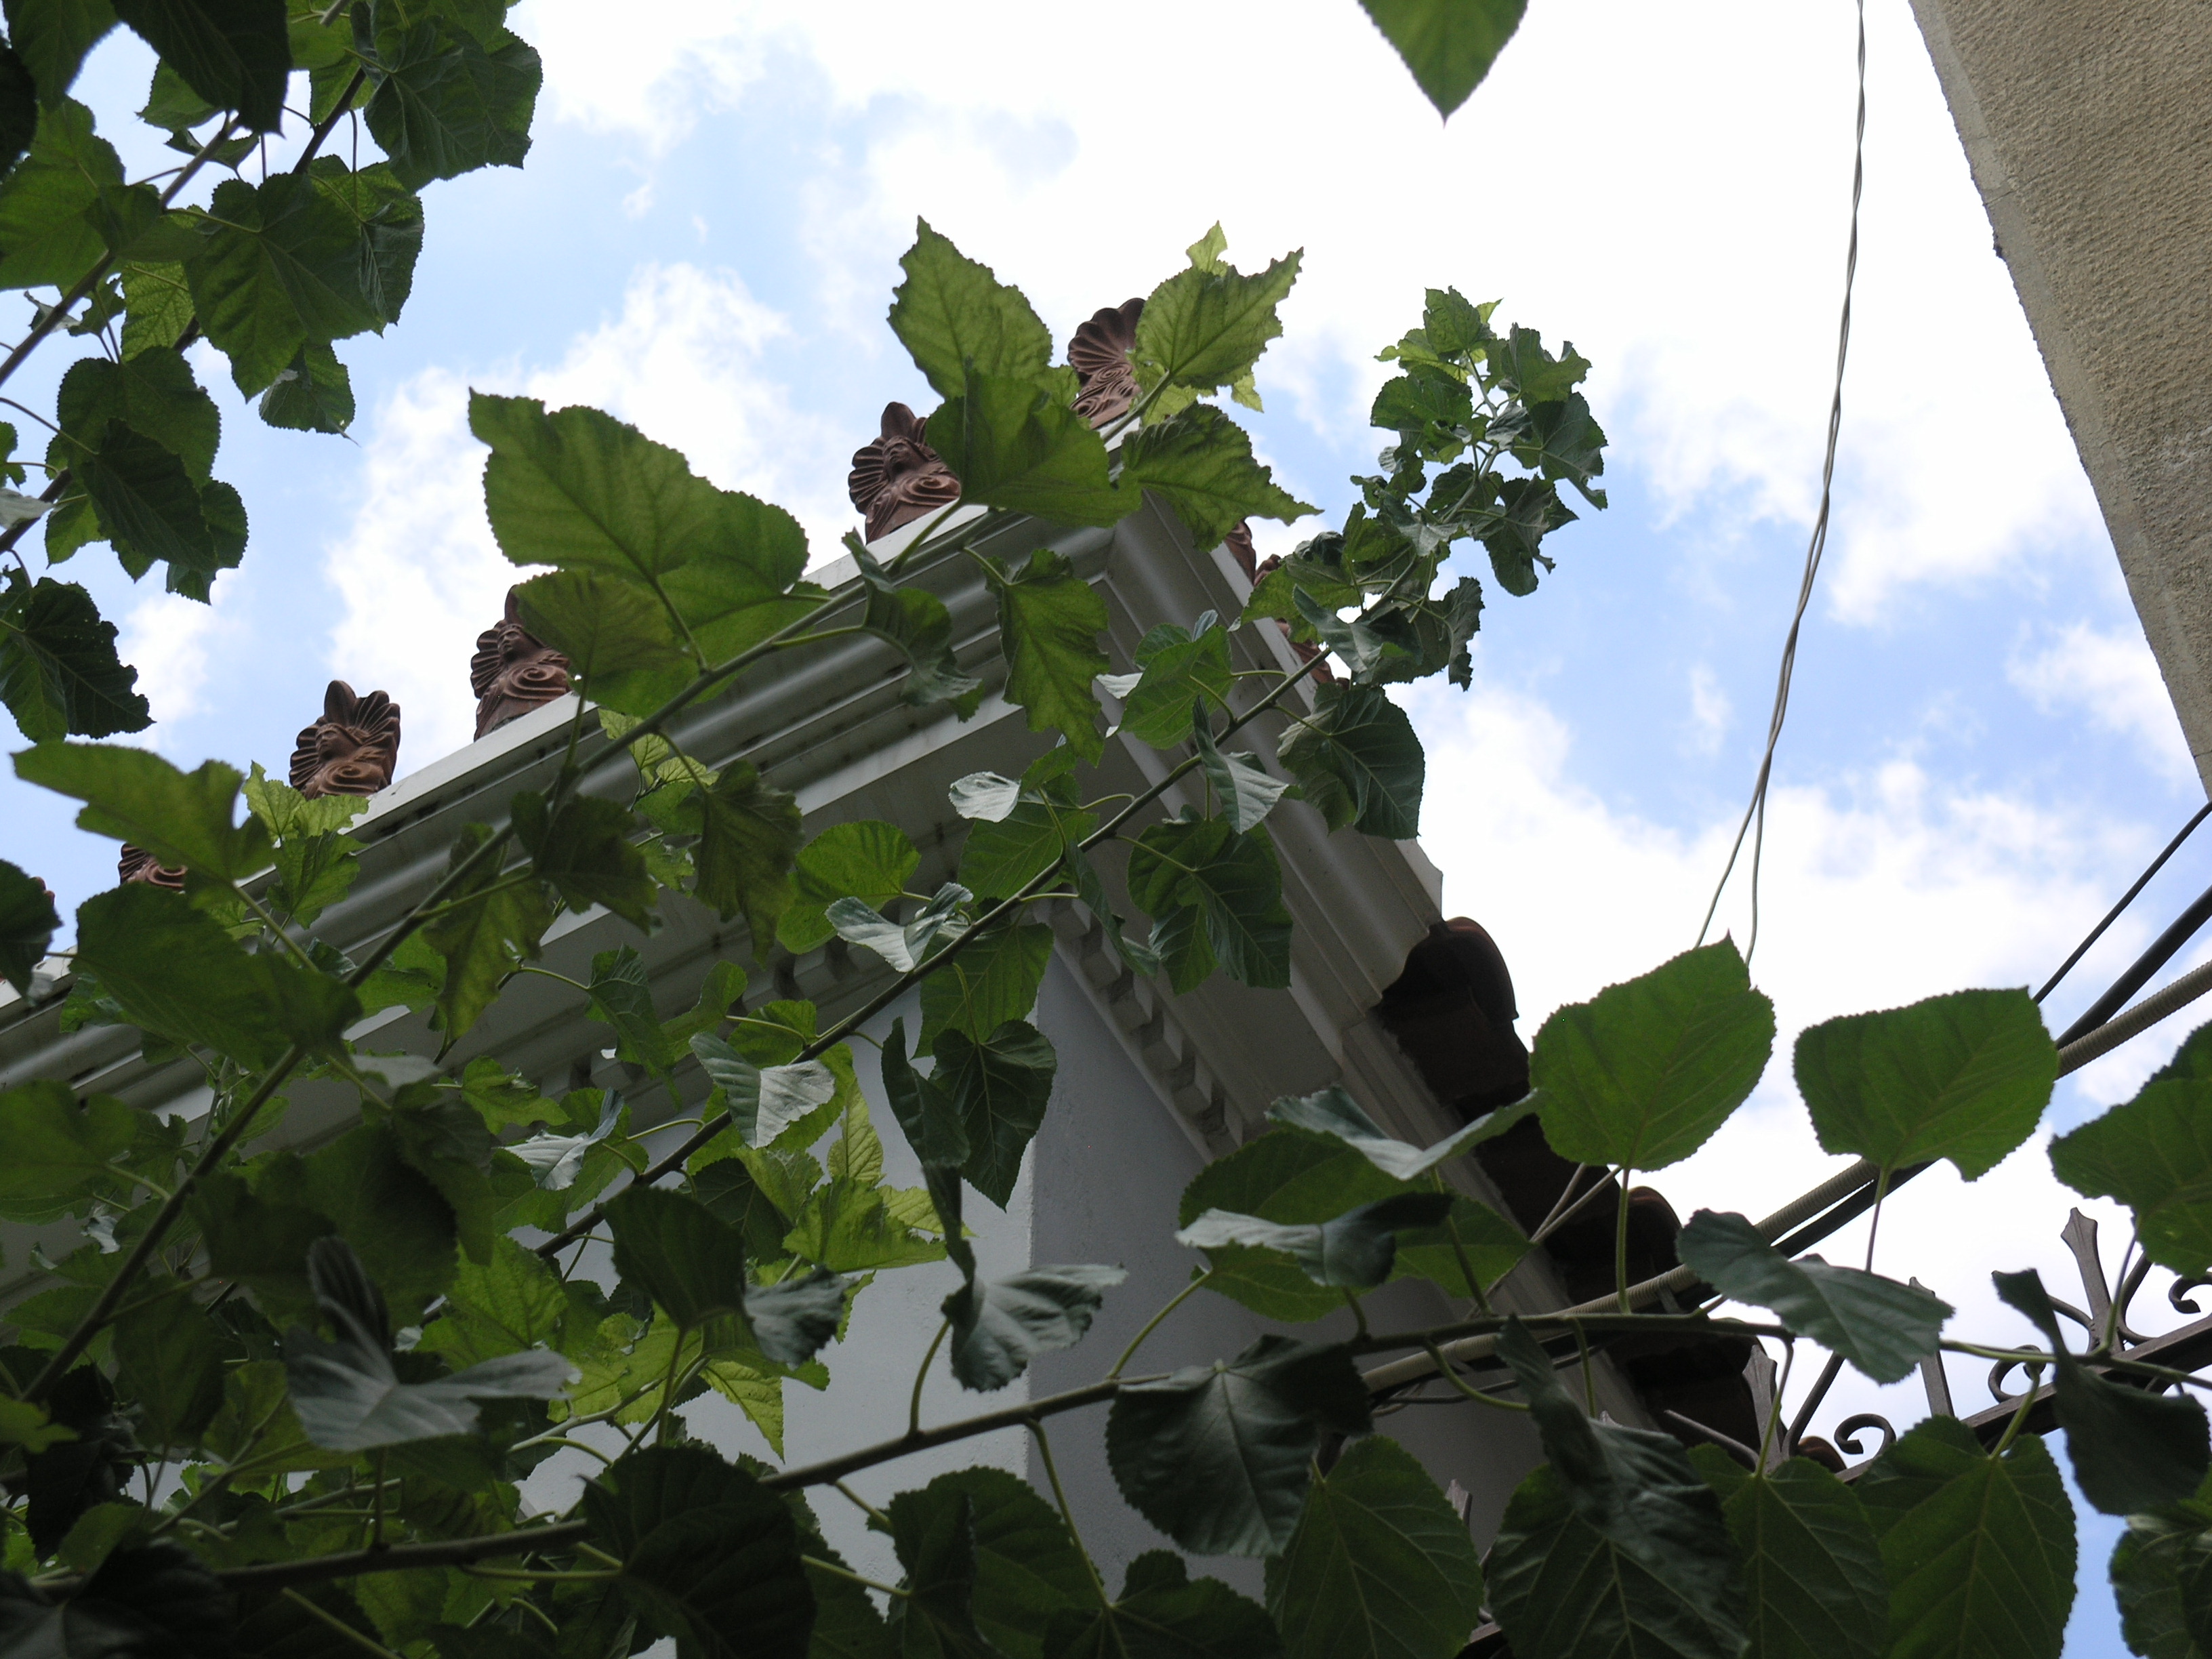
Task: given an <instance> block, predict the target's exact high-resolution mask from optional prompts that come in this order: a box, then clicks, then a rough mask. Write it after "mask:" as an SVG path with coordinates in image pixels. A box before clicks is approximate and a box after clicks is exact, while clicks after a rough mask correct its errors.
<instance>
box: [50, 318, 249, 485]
mask: <svg viewBox="0 0 2212 1659" xmlns="http://www.w3.org/2000/svg"><path fill="white" fill-rule="evenodd" d="M54 413H55V414H56V415H57V416H58V417H59V419H60V421H61V425H62V435H61V436H60V437H58V438H57V439H56V440H55V441H54V442H53V443H52V444H50V445H49V446H47V449H46V459H47V461H48V462H49V463H50V464H52V465H53V466H55V467H56V468H59V467H64V466H69V465H74V464H75V462H76V459H77V457H78V456H79V454H80V453H82V450H83V449H84V448H88V447H97V446H98V444H99V443H100V436H101V435H102V434H103V433H104V432H106V430H107V428H108V424H109V422H112V421H121V422H124V423H125V425H126V426H128V427H130V428H131V429H132V430H133V431H136V432H138V433H142V434H143V435H145V436H146V437H148V438H150V439H152V440H153V441H154V442H155V443H156V444H158V445H159V446H160V447H161V448H163V449H166V450H167V451H169V452H170V453H173V454H174V455H175V456H176V457H177V459H179V460H180V461H182V462H183V463H184V466H185V471H186V472H187V473H189V474H190V475H191V477H192V479H193V481H194V482H195V483H206V482H207V479H208V473H209V469H210V468H211V467H212V466H213V465H215V452H216V444H217V443H218V442H219V441H221V439H222V415H221V414H220V413H219V412H218V411H217V410H216V405H215V399H214V398H210V396H209V395H208V394H207V392H206V391H205V390H204V389H203V388H202V387H201V386H200V384H199V382H198V380H197V379H196V378H195V377H194V376H193V374H192V369H191V364H190V363H188V362H185V358H184V355H183V354H182V353H181V352H179V351H177V350H175V349H172V348H169V347H166V346H164V347H157V348H149V349H145V350H143V351H141V352H139V353H137V355H136V356H132V357H131V358H129V359H127V360H125V362H119V363H114V362H109V361H108V360H107V359H106V358H105V357H84V358H80V359H79V360H78V361H77V362H75V363H72V364H71V365H70V371H69V373H68V374H65V375H64V376H63V377H62V384H61V390H60V392H58V394H57V396H56V398H55V409H54Z"/></svg>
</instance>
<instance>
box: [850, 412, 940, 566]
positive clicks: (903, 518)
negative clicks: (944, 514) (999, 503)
mask: <svg viewBox="0 0 2212 1659" xmlns="http://www.w3.org/2000/svg"><path fill="white" fill-rule="evenodd" d="M927 426H928V422H927V419H926V418H925V417H923V416H919V415H917V414H915V412H914V411H913V410H910V409H908V407H907V406H906V405H905V404H884V418H883V429H882V434H881V435H880V436H878V437H877V438H876V439H874V440H873V441H872V442H869V443H865V444H862V445H861V446H860V447H859V448H858V449H856V450H854V452H853V470H852V471H851V472H850V473H848V475H847V476H846V478H845V490H846V493H847V494H848V495H850V496H851V497H852V498H853V505H854V507H858V508H859V509H860V516H861V517H862V518H863V519H864V520H866V521H867V529H866V536H867V539H868V540H870V541H876V540H878V539H880V538H882V537H884V536H886V535H888V534H890V532H892V531H894V530H896V529H897V528H898V527H899V526H901V525H902V524H910V523H912V522H913V521H914V520H916V519H919V518H921V517H922V516H923V515H924V514H926V513H935V512H937V511H939V509H941V508H944V507H950V506H951V505H952V503H953V502H955V501H958V500H959V499H960V480H959V479H957V478H956V477H953V476H952V469H951V468H950V467H948V466H946V465H945V462H944V459H943V458H942V457H940V456H939V454H938V453H937V452H936V451H935V450H933V449H932V448H931V447H929V440H928V437H927V434H926V428H927Z"/></svg>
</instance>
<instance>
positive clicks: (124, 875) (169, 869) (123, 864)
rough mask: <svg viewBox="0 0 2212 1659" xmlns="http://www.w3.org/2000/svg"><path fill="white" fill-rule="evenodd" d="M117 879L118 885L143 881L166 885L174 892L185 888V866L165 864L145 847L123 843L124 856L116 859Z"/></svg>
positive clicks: (149, 884)
mask: <svg viewBox="0 0 2212 1659" xmlns="http://www.w3.org/2000/svg"><path fill="white" fill-rule="evenodd" d="M115 879H116V882H117V884H118V885H120V884H123V883H125V882H132V881H143V882H144V883H145V884H147V885H148V886H149V887H164V888H167V890H169V891H170V892H172V893H181V892H183V891H184V890H185V868H184V866H182V865H180V864H164V863H162V862H161V860H159V859H157V858H155V856H154V855H153V854H151V853H149V852H148V851H147V850H146V849H145V848H143V847H133V846H132V845H131V843H130V842H124V843H123V856H122V857H120V858H118V859H117V860H115Z"/></svg>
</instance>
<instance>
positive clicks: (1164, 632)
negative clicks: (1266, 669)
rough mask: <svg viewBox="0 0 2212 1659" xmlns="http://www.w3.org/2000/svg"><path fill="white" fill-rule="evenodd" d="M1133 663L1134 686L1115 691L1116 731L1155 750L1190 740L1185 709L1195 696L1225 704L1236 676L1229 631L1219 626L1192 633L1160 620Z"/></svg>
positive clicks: (1188, 713)
mask: <svg viewBox="0 0 2212 1659" xmlns="http://www.w3.org/2000/svg"><path fill="white" fill-rule="evenodd" d="M1204 620H1206V619H1205V618H1202V619H1201V621H1204ZM1136 664H1137V676H1136V681H1135V684H1133V685H1130V686H1128V687H1127V689H1126V690H1123V691H1121V694H1120V695H1121V730H1123V731H1124V732H1128V733H1129V734H1130V735H1131V736H1132V737H1135V738H1141V739H1142V740H1143V741H1145V742H1146V743H1148V744H1152V747H1153V748H1155V749H1173V748H1174V747H1176V745H1177V744H1182V743H1187V742H1188V741H1189V740H1190V732H1191V708H1192V706H1193V705H1194V703H1195V702H1197V701H1198V699H1199V698H1200V697H1204V698H1206V700H1207V701H1209V702H1212V704H1213V705H1214V706H1215V707H1217V708H1228V707H1229V690H1230V687H1231V685H1232V684H1235V678H1236V677H1235V675H1234V674H1233V673H1232V672H1231V669H1230V666H1229V635H1227V634H1226V633H1225V632H1224V631H1223V630H1222V629H1219V628H1216V627H1211V626H1206V627H1201V628H1200V629H1199V630H1198V633H1197V635H1196V636H1195V637H1193V635H1192V634H1191V633H1190V631H1189V630H1188V629H1182V628H1178V627H1176V625H1175V624H1174V623H1161V624H1160V625H1159V626H1158V627H1157V628H1155V629H1152V632H1150V633H1149V634H1147V635H1145V637H1144V639H1143V640H1142V641H1140V642H1139V644H1138V646H1137V655H1136Z"/></svg>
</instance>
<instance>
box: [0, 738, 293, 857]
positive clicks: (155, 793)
mask: <svg viewBox="0 0 2212 1659" xmlns="http://www.w3.org/2000/svg"><path fill="white" fill-rule="evenodd" d="M15 775H16V776H17V777H19V778H21V779H23V780H24V781H26V782H28V783H36V784H41V785H43V786H45V787H46V788H48V789H52V790H55V791H57V792H58V793H61V794H64V795H70V796H74V797H75V798H76V799H78V800H81V801H82V802H84V803H85V808H84V811H82V812H79V813H78V814H77V816H76V823H77V828H78V829H89V830H91V831H92V833H93V834H94V835H96V836H114V837H115V838H116V839H117V840H118V841H127V842H131V844H132V845H133V846H137V847H143V848H146V849H147V850H148V851H149V852H150V853H152V854H155V856H156V857H157V858H159V859H160V860H161V862H162V863H164V864H169V865H183V866H186V867H187V868H189V869H191V870H193V871H195V872H197V873H199V874H201V875H204V876H207V877H210V878H213V879H216V880H218V881H225V882H237V881H243V880H244V879H246V878H247V877H249V876H252V875H255V874H258V872H260V871H261V870H262V869H264V867H265V866H267V864H268V861H269V836H268V833H267V831H266V830H264V829H263V828H262V826H261V823H260V822H259V821H258V819H255V818H252V817H249V818H247V819H246V822H245V823H242V824H234V823H232V819H233V817H234V816H235V814H236V811H237V807H238V787H239V785H240V783H241V782H242V781H244V780H243V779H242V778H241V777H240V774H239V773H238V771H237V770H236V769H234V768H232V767H228V766H225V765H224V764H223V763H222V762H221V761H209V762H207V763H204V765H202V766H200V767H199V768H198V769H197V770H195V771H191V772H180V771H179V770H178V769H176V768H175V767H173V766H172V765H171V764H170V763H168V762H167V761H166V760H163V759H162V758H161V757H160V756H159V755H155V754H152V753H150V752H149V751H148V750H143V749H124V748H120V747H117V746H114V745H110V744H82V743H50V744H40V746H39V747H37V748H36V749H29V750H24V751H23V752H21V754H18V755H17V756H16V757H15Z"/></svg>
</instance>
